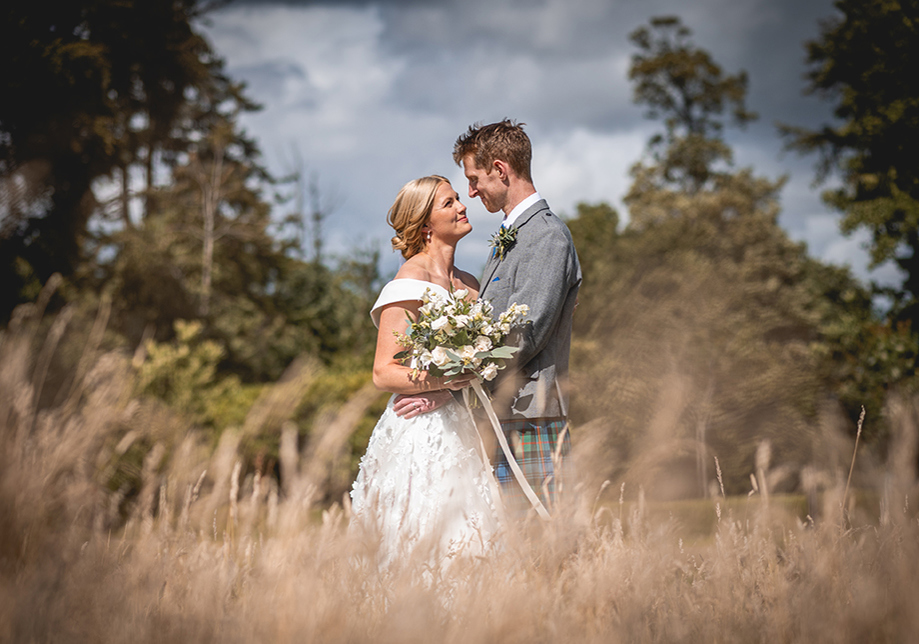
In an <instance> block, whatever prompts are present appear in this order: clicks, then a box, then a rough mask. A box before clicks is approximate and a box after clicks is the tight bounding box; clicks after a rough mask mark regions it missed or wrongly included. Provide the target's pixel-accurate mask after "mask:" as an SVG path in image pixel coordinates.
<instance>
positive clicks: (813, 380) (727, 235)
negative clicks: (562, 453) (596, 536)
mask: <svg viewBox="0 0 919 644" xmlns="http://www.w3.org/2000/svg"><path fill="white" fill-rule="evenodd" d="M689 36H690V33H689V31H688V29H686V28H685V27H683V26H682V25H681V24H680V22H679V20H678V19H676V18H666V19H654V20H652V22H651V26H650V28H643V29H639V30H638V31H636V32H635V33H634V34H633V37H632V38H633V42H635V43H636V45H637V46H638V47H639V50H640V53H639V54H636V55H635V56H634V57H633V65H632V68H631V70H630V77H631V78H632V79H633V81H635V87H636V91H635V99H636V101H637V102H639V103H644V104H647V105H649V107H650V108H651V113H652V114H653V115H655V116H656V117H660V118H661V119H662V120H663V123H664V132H663V133H662V134H659V135H656V136H654V137H653V138H652V139H651V140H650V141H649V145H648V154H647V156H646V158H645V159H644V160H642V161H641V162H640V163H638V164H636V166H635V167H634V168H633V177H634V183H633V184H632V187H631V189H630V191H629V193H628V196H627V198H626V203H627V205H628V207H629V214H630V222H629V225H628V226H627V227H626V229H625V230H624V231H622V232H616V231H615V225H612V226H611V224H613V223H614V222H615V221H616V218H615V213H614V212H613V211H612V210H611V209H609V208H608V207H605V208H604V207H602V206H586V205H583V204H582V205H581V206H579V213H578V214H579V216H578V218H576V219H574V220H573V221H572V222H571V223H570V228H571V231H572V234H573V236H574V238H575V243H576V245H577V247H578V252H579V255H582V256H584V257H585V258H586V260H587V261H586V262H585V269H584V273H585V279H584V286H583V288H582V290H581V296H580V305H579V307H578V311H577V312H576V321H575V338H574V342H573V348H572V361H573V363H574V364H573V366H572V373H573V378H574V380H575V387H574V391H575V392H576V394H575V395H576V399H575V402H574V403H573V405H572V408H573V409H574V410H580V411H576V412H575V413H576V414H577V415H578V417H577V418H576V420H579V421H581V422H586V421H588V420H589V419H590V418H594V417H597V416H599V417H601V418H605V419H606V420H601V421H598V422H600V423H602V424H604V425H605V426H606V427H607V429H608V433H607V434H606V439H605V446H600V447H598V448H597V449H596V450H595V452H596V453H597V454H604V455H607V456H608V457H609V458H608V459H607V460H608V461H610V462H613V463H616V462H618V463H620V467H619V469H618V470H617V471H614V472H608V473H609V474H611V475H613V476H617V477H621V478H623V479H626V480H628V479H633V480H634V479H638V480H639V481H640V482H641V483H642V484H643V485H644V486H645V487H646V489H649V486H650V487H652V488H656V489H654V490H653V491H654V492H655V493H657V494H660V495H672V494H686V493H687V490H691V493H694V494H707V493H708V491H709V488H710V485H711V483H712V481H713V480H714V472H713V460H712V456H717V457H718V459H719V462H720V464H721V468H722V470H723V474H724V481H725V485H726V487H727V489H728V491H729V492H735V493H736V492H741V491H745V490H747V489H749V488H748V486H749V478H748V477H749V474H750V473H751V472H753V471H754V469H755V464H754V455H755V453H756V450H757V446H758V444H759V443H760V442H761V441H764V440H768V441H770V442H771V445H772V452H773V455H774V457H775V459H776V460H777V461H778V462H780V463H783V464H784V465H786V466H789V467H791V468H792V469H790V470H777V472H779V473H785V474H790V473H793V471H794V470H793V468H794V467H795V466H801V465H804V464H805V463H807V462H809V459H810V458H811V456H812V455H813V453H814V452H813V447H814V445H813V443H814V436H815V427H816V425H817V423H816V420H817V416H818V413H819V410H820V408H821V406H822V402H823V401H824V400H825V399H826V398H827V397H828V396H829V394H830V391H831V389H832V383H831V382H830V378H829V366H828V360H827V359H826V356H827V354H828V353H831V352H832V351H831V350H829V349H826V350H822V351H818V350H817V347H825V346H829V344H831V343H829V341H828V340H827V338H826V337H825V336H824V329H825V328H827V326H828V325H829V324H830V323H832V322H833V321H834V320H837V319H838V318H839V316H840V314H841V311H842V310H843V304H842V301H841V300H839V299H835V298H837V296H838V295H839V293H840V291H845V292H846V295H847V299H845V300H844V302H845V303H846V304H845V305H846V306H851V307H852V308H853V310H854V309H856V308H857V307H858V306H861V307H867V306H868V305H869V304H870V299H869V297H868V296H867V294H866V293H865V292H864V289H862V288H861V287H860V286H859V285H858V283H857V282H855V280H854V279H852V277H851V276H850V275H849V274H848V272H847V270H845V269H838V268H834V267H825V266H823V265H822V264H820V263H819V262H816V261H815V260H813V259H811V258H809V257H808V255H807V252H806V248H805V247H804V245H803V244H799V243H795V242H793V241H792V240H790V239H789V238H788V236H787V234H786V233H785V232H784V231H783V230H782V229H781V228H780V227H779V226H778V223H777V218H778V213H779V201H778V197H779V192H780V190H781V187H782V185H783V183H784V180H783V179H779V180H776V181H773V180H769V179H766V178H762V177H757V176H755V175H754V173H753V170H752V169H749V168H744V169H740V170H736V169H734V168H733V167H732V164H731V157H732V155H731V150H730V148H729V147H728V146H727V144H726V143H724V141H723V140H722V138H721V134H722V131H723V128H724V125H725V124H726V123H725V120H726V119H725V117H723V116H722V114H723V113H724V111H725V108H726V107H727V106H730V107H731V113H730V119H731V120H732V121H733V122H735V123H736V124H739V125H742V124H744V123H746V122H748V121H749V120H750V119H751V118H753V114H752V113H751V112H749V111H748V110H747V109H746V107H745V106H744V99H745V93H746V76H745V75H744V74H743V73H742V72H741V73H738V74H737V75H735V76H729V77H725V76H724V74H723V72H722V71H721V69H720V67H719V66H718V65H717V64H716V63H714V62H713V61H712V60H711V58H710V57H709V55H708V54H707V53H706V52H704V51H702V50H699V49H697V48H696V47H695V46H694V45H692V43H691V42H690V40H689ZM582 218H583V223H582V222H581V220H582ZM594 226H599V230H600V231H601V234H600V235H593V234H591V233H592V229H593V227H594ZM862 310H864V309H862ZM833 346H835V345H833ZM598 356H602V357H603V359H600V360H598V359H597V357H598ZM588 401H589V403H588ZM587 404H589V405H590V407H589V408H586V409H585V408H584V407H583V405H587ZM597 434H598V435H602V432H597ZM611 454H617V455H618V458H615V457H612V456H609V455H611ZM607 467H609V465H607ZM674 478H676V479H680V478H682V481H681V483H680V486H679V491H675V489H669V490H668V489H666V487H667V484H668V481H671V482H672V480H673V479H674ZM794 481H795V479H794V477H793V476H786V479H785V481H784V484H785V485H787V486H792V485H794ZM773 483H777V481H773Z"/></svg>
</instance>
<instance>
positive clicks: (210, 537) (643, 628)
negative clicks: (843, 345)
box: [0, 315, 919, 644]
mask: <svg viewBox="0 0 919 644" xmlns="http://www.w3.org/2000/svg"><path fill="white" fill-rule="evenodd" d="M37 328H38V327H37V325H36V324H34V320H30V319H29V316H28V315H23V316H20V318H19V319H17V320H16V321H15V322H14V324H12V325H11V326H10V328H9V330H7V331H6V332H4V333H3V335H2V336H0V434H2V436H0V641H3V642H126V641H130V642H132V644H139V643H143V642H214V641H219V642H300V641H320V642H339V641H341V642H432V641H434V642H491V641H504V642H527V643H532V642H557V641H577V642H679V641H688V642H722V641H723V642H770V643H771V642H776V641H778V642H905V641H911V640H912V639H913V638H914V637H915V633H917V632H919V610H917V609H919V576H917V575H916V574H915V570H916V565H917V563H916V562H917V561H919V559H917V556H919V524H917V521H916V517H915V511H914V510H912V509H911V507H914V506H915V501H914V502H913V506H910V502H909V500H910V497H912V498H913V499H915V498H916V489H917V485H916V474H915V468H914V464H915V462H916V458H915V457H916V431H915V430H916V427H915V419H916V406H915V404H914V403H913V402H900V403H898V404H897V405H898V406H897V405H894V407H893V408H892V413H893V416H892V417H893V418H895V419H897V421H898V427H899V434H898V436H899V438H898V439H897V440H898V441H899V442H898V443H897V445H896V449H895V450H894V451H893V452H892V454H893V456H892V459H891V461H890V462H888V463H886V464H884V465H883V466H882V467H880V468H879V470H878V472H877V478H876V480H878V481H881V482H882V484H881V485H879V486H878V487H877V489H875V490H873V491H871V492H870V493H862V495H861V496H860V495H855V494H851V493H850V495H849V498H848V499H845V501H844V498H843V497H844V483H845V476H844V472H843V473H840V472H827V473H824V476H823V479H824V480H826V481H828V483H827V484H826V485H824V486H823V487H822V488H821V491H820V493H819V494H818V495H815V496H813V497H812V498H811V499H810V502H808V500H807V499H806V498H805V497H802V496H769V495H768V490H765V489H760V490H759V491H758V492H757V493H756V494H754V495H752V496H750V497H746V498H744V497H741V498H737V497H730V498H724V497H723V496H716V497H715V498H714V499H700V500H685V501H679V502H670V503H655V502H651V501H645V500H644V498H643V494H642V493H641V491H640V490H639V491H638V492H637V494H632V492H633V491H631V490H629V494H626V493H625V490H622V489H621V488H617V484H616V483H613V484H611V485H608V486H607V490H608V492H607V493H606V494H604V495H601V494H600V492H603V490H602V489H601V490H599V491H597V490H590V489H586V488H584V487H581V488H579V489H578V490H577V494H576V495H575V497H576V501H575V502H574V503H572V504H571V506H570V507H568V508H565V509H564V511H563V512H561V513H560V514H559V516H557V517H556V518H555V520H554V521H552V522H551V523H549V524H547V525H537V524H536V522H535V521H534V522H530V523H527V524H524V525H521V526H513V527H510V528H509V529H508V531H507V533H506V534H505V535H504V536H503V541H502V548H501V551H500V552H499V553H498V554H496V555H495V556H494V557H491V558H488V559H486V560H466V559H462V558H460V559H457V560H455V561H452V562H446V563H444V562H441V564H442V565H441V564H438V565H431V562H432V560H433V559H436V555H435V553H427V554H426V555H425V556H419V557H417V558H416V559H413V560H408V561H404V562H402V563H403V565H402V566H401V567H400V568H398V569H393V570H389V571H386V572H381V571H380V570H378V569H377V567H376V566H375V565H374V563H373V557H374V543H375V541H374V539H373V538H372V536H370V537H368V536H366V535H360V534H356V533H353V532H350V531H348V530H347V523H348V505H347V502H346V501H347V500H346V499H343V502H342V503H331V504H329V503H328V502H327V501H325V500H324V499H325V496H326V492H327V489H328V488H329V486H330V485H332V483H331V482H332V481H333V480H334V476H333V473H334V472H335V471H336V470H337V469H338V468H339V467H340V463H341V461H342V460H343V459H345V460H347V459H348V458H350V457H349V456H348V452H347V449H346V446H347V444H348V441H349V440H351V436H352V434H353V433H354V431H355V428H356V427H358V426H359V425H360V422H361V419H362V418H363V417H364V415H365V411H366V409H367V408H368V407H369V406H372V405H374V404H378V400H379V394H378V393H377V392H374V391H372V389H367V388H362V389H359V390H358V391H357V393H356V394H354V395H353V396H352V397H351V398H350V399H349V400H347V401H345V402H344V403H343V404H340V405H338V407H337V408H336V409H335V410H334V412H333V411H329V412H328V413H326V414H325V415H324V416H323V420H322V422H321V423H317V426H316V427H313V428H312V429H313V431H312V432H311V434H310V436H309V440H308V441H307V442H306V443H305V444H303V445H301V444H299V442H298V436H297V431H296V429H295V427H293V426H292V424H291V423H289V422H288V420H289V418H290V417H291V416H292V415H293V414H294V413H295V412H296V408H297V401H298V400H299V399H300V396H302V392H303V391H304V390H305V389H306V388H308V387H310V386H311V383H312V382H313V381H314V379H315V372H314V371H312V367H310V365H309V364H308V363H303V364H301V365H299V367H298V368H297V369H295V370H293V371H292V372H291V373H289V374H288V376H287V377H286V378H285V379H283V380H282V381H281V382H279V383H278V384H277V385H274V386H273V387H267V388H266V389H265V390H264V391H262V392H261V394H260V396H259V397H258V399H257V400H255V402H254V403H252V406H251V409H250V410H249V411H248V412H247V414H246V415H245V418H244V420H243V421H242V422H241V424H240V426H239V427H238V428H236V429H228V430H225V431H224V432H223V433H222V434H221V435H220V438H219V441H218V442H217V444H216V445H215V444H213V441H210V440H209V439H208V438H207V437H206V436H205V435H204V434H202V433H201V432H200V431H199V430H197V429H196V428H195V427H194V426H193V425H191V424H190V423H188V421H186V420H184V419H183V418H182V417H179V416H176V415H174V414H170V413H167V412H166V411H164V410H163V409H161V408H159V407H157V406H156V405H152V404H151V403H150V401H148V400H146V399H143V398H139V397H137V395H136V393H135V391H136V389H135V387H134V378H135V376H134V373H135V371H134V370H132V366H131V363H130V359H129V358H128V357H126V356H123V355H120V354H118V353H111V352H109V353H107V352H104V351H102V350H101V349H100V348H99V346H100V345H98V344H93V343H92V342H89V343H87V345H86V347H85V350H84V355H83V356H82V358H81V360H80V361H79V363H78V367H77V369H76V371H75V373H74V375H73V378H72V384H71V385H70V386H69V389H68V395H66V396H62V397H60V402H59V403H58V404H55V405H51V406H47V405H39V404H38V400H39V398H40V388H41V386H42V384H41V383H42V381H41V375H42V365H43V364H45V363H46V362H47V355H48V352H49V351H51V350H53V347H51V348H49V346H50V345H49V344H48V343H49V340H48V337H52V336H51V334H49V336H48V337H39V336H38V335H37ZM52 339H53V337H52ZM267 426H270V427H276V428H277V431H278V432H279V433H280V439H279V445H280V447H279V448H278V453H277V467H271V468H269V467H264V468H258V467H256V468H255V469H253V470H252V471H247V470H246V469H244V468H243V457H242V454H243V451H244V449H245V440H244V439H245V437H246V436H247V435H251V434H252V433H256V430H257V429H258V428H263V427H267ZM137 445H143V446H144V449H143V450H139V451H138V452H137V462H136V466H134V469H133V470H132V477H133V478H132V481H134V483H133V484H132V485H135V486H136V487H137V490H138V491H137V493H136V494H135V495H134V496H132V498H131V499H126V498H125V491H124V490H125V488H124V487H123V486H119V485H113V484H112V480H113V473H114V472H117V471H119V470H118V467H119V464H120V463H121V462H122V461H123V459H124V458H126V457H127V456H128V455H129V454H131V449H132V446H137ZM576 457H577V454H576ZM584 462H587V461H584ZM585 479H586V480H589V477H585ZM764 480H765V478H764ZM617 492H618V493H619V494H618V496H619V497H620V498H621V499H622V500H621V501H620V502H617V501H616V499H615V498H610V496H611V495H612V497H615V496H616V495H617V494H616V493H617Z"/></svg>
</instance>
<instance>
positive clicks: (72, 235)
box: [0, 0, 221, 318]
mask: <svg viewBox="0 0 919 644" xmlns="http://www.w3.org/2000/svg"><path fill="white" fill-rule="evenodd" d="M209 6H210V5H208V4H207V3H205V2H202V1H200V0H170V1H168V2H137V1H135V0H85V1H78V2H74V1H72V0H37V1H36V2H31V3H21V2H14V3H8V5H7V6H6V7H5V8H4V9H3V14H4V15H3V19H2V20H0V51H2V52H3V60H4V65H3V68H2V69H0V88H2V91H3V94H4V99H3V101H2V102H0V178H2V181H0V196H2V202H0V209H2V230H0V258H2V260H0V262H2V264H0V317H2V318H6V317H7V316H8V315H9V313H10V311H11V310H12V307H13V306H15V305H16V304H17V303H18V302H19V301H21V300H22V299H23V297H22V296H23V293H22V289H23V287H25V286H27V285H28V284H29V283H34V282H35V281H39V282H41V283H43V282H44V281H46V280H47V279H48V278H49V277H50V275H51V274H52V273H55V272H59V273H62V274H63V275H64V276H65V277H69V276H70V275H72V274H73V272H74V271H75V270H76V267H77V266H78V264H79V262H80V260H81V259H82V251H83V244H84V242H85V240H86V235H87V225H88V223H89V220H90V217H91V216H92V215H93V214H95V213H96V212H97V211H98V209H99V206H100V204H99V202H98V200H97V197H96V195H95V193H94V192H93V185H94V182H96V181H97V180H99V179H102V178H110V179H114V178H115V175H116V174H120V178H121V180H122V184H123V186H124V189H125V191H127V187H128V183H129V181H128V174H129V167H130V166H131V165H132V164H138V163H139V164H141V165H142V166H143V167H144V168H145V173H146V181H147V184H148V186H149V185H152V174H153V172H154V164H155V163H156V162H157V160H158V158H159V155H158V152H159V151H160V150H168V151H169V154H175V152H176V150H177V149H181V148H182V145H181V144H174V143H170V140H171V139H172V138H173V137H174V136H175V135H176V132H177V128H178V129H181V128H180V127H179V120H180V119H181V118H182V116H183V112H185V111H186V109H185V108H186V107H187V106H188V103H189V96H190V95H192V94H194V91H193V89H198V88H201V87H202V86H204V85H206V84H208V83H210V82H212V81H213V80H214V79H217V78H219V77H220V73H219V67H220V64H221V63H220V61H219V59H218V58H217V57H216V56H215V55H214V53H213V52H212V51H211V49H210V46H209V45H208V44H207V42H206V41H205V40H204V38H202V37H201V35H200V34H198V33H197V32H196V31H195V30H194V29H193V27H192V21H193V20H194V19H196V18H197V17H198V16H200V15H201V13H202V12H203V11H205V10H206V9H208V8H209ZM169 154H167V155H166V157H167V158H168V156H169ZM124 201H125V204H126V199H125V200H124ZM120 214H121V216H122V217H123V218H124V219H125V220H126V219H127V207H126V205H125V206H124V207H122V208H120Z"/></svg>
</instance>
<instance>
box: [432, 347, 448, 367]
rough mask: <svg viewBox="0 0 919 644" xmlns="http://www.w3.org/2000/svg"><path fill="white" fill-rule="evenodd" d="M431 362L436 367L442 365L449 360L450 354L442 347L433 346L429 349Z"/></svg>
mask: <svg viewBox="0 0 919 644" xmlns="http://www.w3.org/2000/svg"><path fill="white" fill-rule="evenodd" d="M431 362H433V363H434V364H436V365H437V366H438V367H443V366H444V365H445V364H447V363H448V362H450V356H448V355H447V350H446V349H444V348H443V347H434V350H433V351H431Z"/></svg>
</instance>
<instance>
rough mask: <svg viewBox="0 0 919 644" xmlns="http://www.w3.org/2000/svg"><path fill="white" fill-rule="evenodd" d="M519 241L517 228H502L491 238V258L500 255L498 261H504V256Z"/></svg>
mask: <svg viewBox="0 0 919 644" xmlns="http://www.w3.org/2000/svg"><path fill="white" fill-rule="evenodd" d="M516 241H517V227H516V226H512V227H511V228H505V227H504V226H501V227H500V228H499V229H498V232H496V233H495V234H494V235H492V236H491V244H490V245H491V247H492V251H491V256H492V257H494V256H495V253H497V254H498V260H499V261H500V260H502V259H504V255H505V254H506V253H507V251H508V250H510V248H511V246H513V245H514V243H515V242H516Z"/></svg>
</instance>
